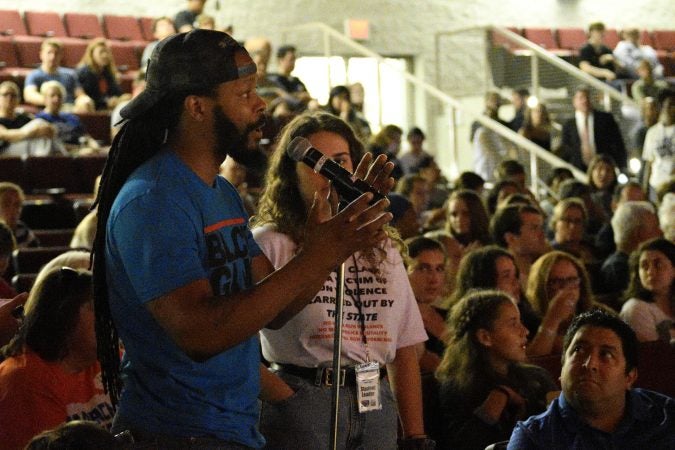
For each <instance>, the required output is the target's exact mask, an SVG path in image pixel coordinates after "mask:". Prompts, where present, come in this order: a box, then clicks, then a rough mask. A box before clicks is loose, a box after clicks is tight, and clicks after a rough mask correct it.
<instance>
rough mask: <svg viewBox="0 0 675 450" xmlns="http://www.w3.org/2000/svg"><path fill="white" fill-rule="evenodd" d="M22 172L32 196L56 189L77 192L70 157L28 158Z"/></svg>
mask: <svg viewBox="0 0 675 450" xmlns="http://www.w3.org/2000/svg"><path fill="white" fill-rule="evenodd" d="M24 170H25V173H26V175H27V177H28V179H27V180H26V181H27V183H28V189H29V192H30V193H32V194H36V193H39V192H40V191H45V190H48V189H57V188H61V189H64V190H65V193H74V192H79V189H80V183H79V174H78V173H77V170H76V168H75V163H74V161H73V158H72V157H71V156H60V155H59V156H32V157H28V158H26V160H25V162H24ZM64 228H67V227H64Z"/></svg>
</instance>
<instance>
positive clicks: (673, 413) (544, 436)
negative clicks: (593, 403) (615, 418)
mask: <svg viewBox="0 0 675 450" xmlns="http://www.w3.org/2000/svg"><path fill="white" fill-rule="evenodd" d="M508 448H509V450H511V449H514V450H515V449H517V450H528V449H546V450H555V449H566V450H567V449H576V450H602V449H608V450H609V449H626V450H628V449H630V450H633V449H639V448H648V449H650V450H673V449H675V400H673V399H672V398H670V397H667V396H665V395H662V394H659V393H656V392H652V391H648V390H645V389H631V390H630V391H628V393H627V394H626V408H625V413H624V418H623V419H622V420H621V422H620V423H619V426H618V427H617V429H616V430H614V432H612V433H606V432H604V431H600V430H598V429H595V428H593V427H591V426H590V425H588V424H586V423H585V422H584V421H583V420H582V419H581V417H579V415H578V414H577V413H576V411H574V409H572V407H571V406H570V404H569V403H568V402H567V400H566V399H565V396H564V394H562V393H561V394H560V396H559V397H558V398H557V399H556V400H554V401H553V402H551V405H550V406H549V407H548V410H546V412H544V413H542V414H539V415H538V416H532V417H530V418H529V419H527V420H526V421H525V422H518V423H517V424H516V427H515V429H514V430H513V434H512V435H511V439H510V440H509V445H508Z"/></svg>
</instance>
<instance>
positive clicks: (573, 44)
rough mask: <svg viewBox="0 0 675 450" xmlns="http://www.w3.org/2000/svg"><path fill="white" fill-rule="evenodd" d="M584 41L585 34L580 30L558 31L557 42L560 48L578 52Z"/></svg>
mask: <svg viewBox="0 0 675 450" xmlns="http://www.w3.org/2000/svg"><path fill="white" fill-rule="evenodd" d="M586 41H587V38H586V32H585V31H584V30H583V29H581V28H559V29H558V42H559V43H560V48H564V49H567V50H573V51H579V49H580V48H581V47H583V46H584V44H585V43H586Z"/></svg>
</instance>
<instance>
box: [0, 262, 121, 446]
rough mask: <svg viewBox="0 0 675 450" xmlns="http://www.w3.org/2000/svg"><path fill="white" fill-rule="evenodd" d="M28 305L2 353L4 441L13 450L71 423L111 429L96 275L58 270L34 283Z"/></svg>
mask: <svg viewBox="0 0 675 450" xmlns="http://www.w3.org/2000/svg"><path fill="white" fill-rule="evenodd" d="M29 302H32V303H33V304H34V307H33V308H31V309H30V310H28V309H27V310H26V315H25V318H24V320H23V323H22V325H21V328H20V329H19V332H18V334H17V335H16V336H15V337H14V338H13V339H12V341H11V342H10V343H9V344H8V345H7V346H5V347H4V348H3V349H2V355H3V356H4V358H6V359H5V360H4V361H3V362H2V363H1V364H0V440H1V441H2V442H3V447H4V448H7V449H19V448H23V447H24V446H25V445H26V444H27V443H28V441H29V440H30V439H31V438H32V437H33V436H35V435H36V434H37V433H39V432H41V431H44V430H45V429H48V428H52V427H55V426H57V425H59V424H61V423H63V422H67V421H69V420H76V419H84V420H95V421H96V422H98V423H99V424H101V425H104V426H106V427H109V426H110V424H111V422H112V418H113V413H114V410H113V407H112V405H111V403H110V399H109V398H108V396H107V395H105V394H104V392H103V386H102V384H101V379H100V377H101V373H100V367H99V365H98V362H97V361H96V337H95V333H94V308H93V303H92V276H91V273H89V272H85V271H76V270H74V269H71V268H69V267H62V268H60V269H54V270H52V271H51V272H49V273H48V274H47V275H46V276H45V277H44V278H43V279H41V280H40V282H39V283H37V282H36V284H35V286H34V287H33V289H32V290H31V293H30V298H29Z"/></svg>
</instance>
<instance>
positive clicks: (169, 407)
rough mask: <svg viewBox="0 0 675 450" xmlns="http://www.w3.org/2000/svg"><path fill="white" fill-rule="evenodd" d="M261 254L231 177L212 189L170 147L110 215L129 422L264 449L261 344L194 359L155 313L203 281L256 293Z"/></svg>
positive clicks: (112, 282)
mask: <svg viewBox="0 0 675 450" xmlns="http://www.w3.org/2000/svg"><path fill="white" fill-rule="evenodd" d="M260 254H261V250H260V248H259V247H258V246H257V244H256V243H255V241H254V240H253V238H252V236H251V233H250V231H249V229H248V216H247V214H246V212H245V210H244V206H243V204H242V202H241V199H240V198H239V196H238V194H237V191H236V189H235V188H234V187H233V186H232V185H231V184H229V183H228V182H227V181H226V180H225V179H224V178H221V177H217V180H216V182H215V183H214V186H208V185H206V184H205V183H204V182H203V181H202V180H201V179H200V178H199V177H198V176H197V175H196V174H195V173H194V172H193V171H192V170H190V169H189V168H188V167H187V166H186V165H185V164H184V163H183V162H182V161H181V160H180V159H179V158H178V157H177V156H176V155H175V154H174V153H173V152H171V151H167V150H164V151H162V152H160V153H159V154H158V155H156V156H154V157H153V158H151V159H150V160H149V161H148V162H146V163H144V164H143V165H141V167H139V168H138V169H137V170H136V171H135V172H134V173H133V174H132V175H131V176H130V177H129V179H128V180H127V182H126V183H125V185H124V186H123V188H122V190H121V191H120V193H119V195H118V196H117V199H116V200H115V202H114V204H113V207H112V210H111V213H110V218H109V220H108V224H107V235H106V253H105V257H106V274H107V280H108V289H109V295H110V309H111V312H112V315H113V320H114V322H115V324H116V326H117V329H118V331H119V335H120V338H121V339H122V342H123V343H124V346H125V351H126V353H125V356H124V359H123V361H122V373H123V378H124V383H125V385H124V390H123V392H122V396H121V400H120V409H119V414H120V416H121V417H122V418H124V420H125V421H127V422H129V423H131V424H132V425H133V426H134V427H136V428H138V429H140V430H144V431H146V432H150V433H158V434H165V435H171V436H181V437H189V436H210V437H215V438H217V439H222V440H226V441H233V442H239V443H242V444H244V445H247V446H250V447H261V446H262V445H263V444H264V439H263V438H262V436H261V435H260V433H259V432H258V430H257V422H258V405H257V397H258V393H259V390H260V381H259V376H258V374H259V363H260V349H259V348H260V346H259V342H258V337H257V336H252V337H250V338H249V339H247V340H245V341H244V342H242V343H240V344H239V345H237V346H235V347H233V348H231V349H229V350H227V351H225V352H223V353H221V354H219V355H216V356H213V357H212V358H210V359H208V360H207V361H204V362H195V361H193V360H192V359H190V358H189V357H188V356H187V355H186V354H185V353H184V352H183V351H182V350H181V349H180V348H179V347H178V346H177V345H176V344H175V343H174V342H173V341H172V340H171V338H170V337H169V336H168V335H167V333H166V332H165V331H164V329H163V328H162V327H161V326H160V325H159V323H158V322H156V321H155V319H154V318H153V316H152V315H151V314H150V312H149V311H148V309H147V308H146V303H148V302H150V301H152V300H153V299H156V298H158V297H160V296H162V295H165V294H167V293H169V292H171V291H173V290H175V289H177V288H179V287H182V286H185V285H187V284H189V283H191V282H194V281H196V280H201V279H207V280H209V282H210V284H211V287H212V288H213V292H214V293H215V294H218V295H223V296H227V295H229V294H231V293H235V292H238V291H241V290H244V289H247V288H248V287H250V286H251V285H252V283H253V281H252V275H251V258H253V257H255V256H257V255H260Z"/></svg>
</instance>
